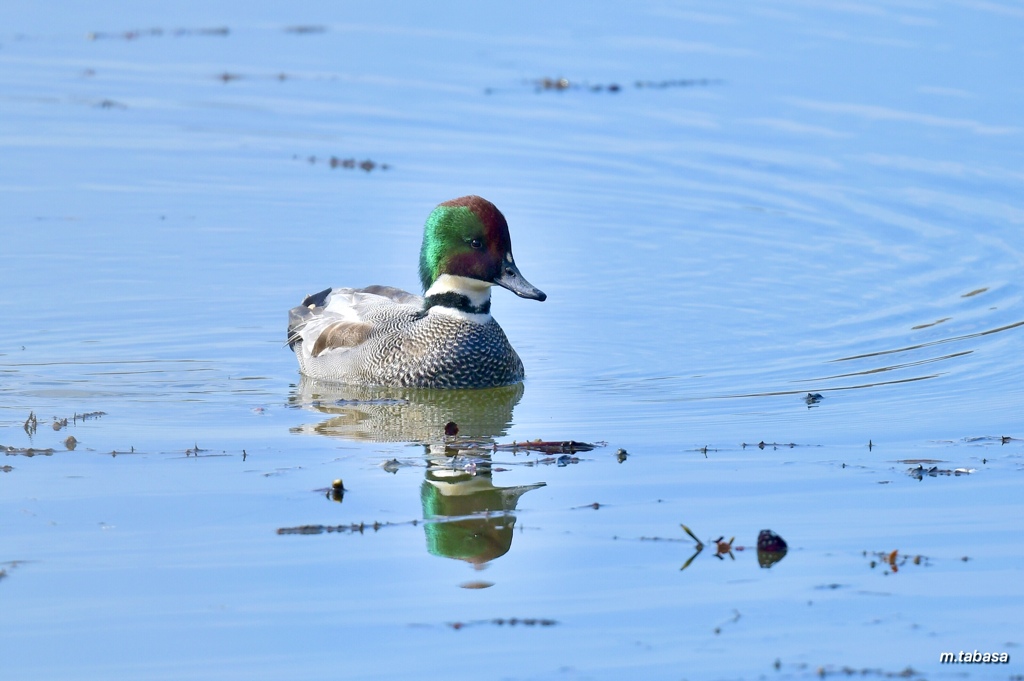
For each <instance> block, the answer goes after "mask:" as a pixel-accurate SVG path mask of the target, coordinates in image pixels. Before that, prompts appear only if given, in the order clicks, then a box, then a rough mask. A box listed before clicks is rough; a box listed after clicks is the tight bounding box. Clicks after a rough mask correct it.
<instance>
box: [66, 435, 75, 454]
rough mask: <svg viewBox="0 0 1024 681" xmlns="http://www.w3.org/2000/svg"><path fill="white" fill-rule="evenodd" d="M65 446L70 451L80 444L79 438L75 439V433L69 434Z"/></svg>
mask: <svg viewBox="0 0 1024 681" xmlns="http://www.w3.org/2000/svg"><path fill="white" fill-rule="evenodd" d="M64 446H65V447H66V448H67V450H68V451H69V452H73V451H75V447H77V446H78V440H76V439H75V436H74V435H68V437H67V439H66V440H64Z"/></svg>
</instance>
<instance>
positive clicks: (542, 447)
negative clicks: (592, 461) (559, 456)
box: [492, 440, 602, 454]
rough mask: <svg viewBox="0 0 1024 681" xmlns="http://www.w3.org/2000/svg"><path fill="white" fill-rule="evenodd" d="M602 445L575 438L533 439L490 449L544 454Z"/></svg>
mask: <svg viewBox="0 0 1024 681" xmlns="http://www.w3.org/2000/svg"><path fill="white" fill-rule="evenodd" d="M600 446H602V445H601V444H597V443H595V444H591V443H589V442H577V441H576V440H561V441H554V440H533V441H530V442H513V443H512V444H508V445H499V444H496V445H493V447H492V449H493V450H494V451H497V452H518V451H520V450H523V451H528V452H543V453H545V454H556V453H559V452H566V453H570V454H571V453H573V452H589V451H591V450H593V449H596V448H597V447H600Z"/></svg>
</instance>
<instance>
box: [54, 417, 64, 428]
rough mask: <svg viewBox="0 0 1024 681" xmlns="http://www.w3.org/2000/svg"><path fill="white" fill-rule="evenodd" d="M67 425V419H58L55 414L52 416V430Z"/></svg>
mask: <svg viewBox="0 0 1024 681" xmlns="http://www.w3.org/2000/svg"><path fill="white" fill-rule="evenodd" d="M67 425H68V420H67V419H59V418H57V417H56V416H54V417H53V429H54V430H60V429H61V428H67Z"/></svg>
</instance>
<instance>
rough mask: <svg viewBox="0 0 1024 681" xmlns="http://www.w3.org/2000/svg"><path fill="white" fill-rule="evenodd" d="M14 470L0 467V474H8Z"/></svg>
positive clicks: (11, 467) (10, 467)
mask: <svg viewBox="0 0 1024 681" xmlns="http://www.w3.org/2000/svg"><path fill="white" fill-rule="evenodd" d="M13 470H14V466H0V473H10V472H11V471H13Z"/></svg>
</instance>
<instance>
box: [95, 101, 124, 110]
mask: <svg viewBox="0 0 1024 681" xmlns="http://www.w3.org/2000/svg"><path fill="white" fill-rule="evenodd" d="M96 108H97V109H122V110H123V109H127V108H128V105H127V104H122V103H121V102H118V101H115V100H113V99H101V100H100V101H98V102H96Z"/></svg>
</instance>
